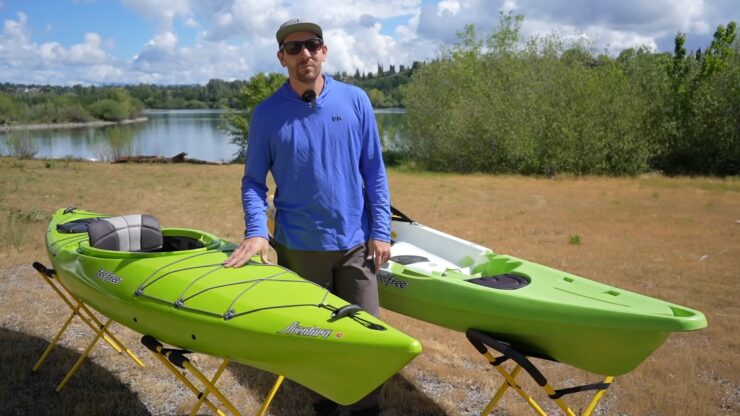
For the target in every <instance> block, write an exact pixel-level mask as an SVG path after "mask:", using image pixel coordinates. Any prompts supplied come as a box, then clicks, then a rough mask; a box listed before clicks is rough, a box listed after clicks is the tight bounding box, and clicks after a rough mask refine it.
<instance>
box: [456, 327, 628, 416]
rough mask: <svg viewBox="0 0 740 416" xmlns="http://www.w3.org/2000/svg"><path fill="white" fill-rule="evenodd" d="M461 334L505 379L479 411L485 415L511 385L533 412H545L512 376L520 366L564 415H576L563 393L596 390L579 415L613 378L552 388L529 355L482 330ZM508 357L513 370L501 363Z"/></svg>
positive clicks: (586, 415) (586, 414)
mask: <svg viewBox="0 0 740 416" xmlns="http://www.w3.org/2000/svg"><path fill="white" fill-rule="evenodd" d="M465 335H466V336H467V337H468V341H470V343H471V344H473V346H474V347H475V349H477V350H478V352H480V353H481V354H483V356H484V357H485V358H486V359H487V360H488V362H489V363H491V365H493V367H494V368H495V369H496V370H497V371H498V372H499V374H500V375H501V376H502V377H503V378H504V380H505V381H504V383H503V384H502V385H501V387H500V388H499V389H498V391H497V392H496V394H494V396H493V398H492V399H491V401H490V402H489V403H488V405H487V406H486V407H485V409H484V410H483V412H482V413H481V416H486V415H488V414H490V413H491V411H492V410H493V408H494V407H496V404H498V402H499V400H501V397H502V396H503V395H504V393H505V392H506V390H507V389H508V388H509V387H511V388H513V389H514V390H515V391H516V392H517V393H518V394H519V396H521V398H522V399H524V400H525V401H526V402H527V404H529V406H530V407H531V408H532V409H533V410H534V411H535V413H537V414H538V415H540V416H547V413H545V411H544V410H542V407H540V405H539V404H537V402H536V401H535V400H534V399H533V398H532V396H530V395H529V394H527V392H525V391H524V390H523V389H522V387H521V386H520V385H519V384H518V383H517V382H516V377H517V375H519V373H520V372H521V370H522V369H524V370H525V371H526V372H527V373H528V374H529V375H530V376H531V377H532V378H533V379H534V381H535V382H536V383H537V384H538V385H539V386H540V387H542V388H543V389H544V390H545V393H547V395H548V397H549V398H550V399H551V400H553V401H554V402H555V403H556V404H557V405H558V407H559V408H560V410H562V411H563V413H564V414H565V415H567V416H576V415H577V414H576V413H575V412H574V411H573V410H571V408H570V407H568V405H567V404H565V402H564V401H563V399H562V397H563V396H566V395H568V394H573V393H578V392H584V391H592V390H596V393H595V394H594V397H593V398H592V399H591V402H590V403H589V404H588V406H587V407H586V409H585V410H584V411H583V413H581V415H583V416H589V415H591V414H592V413H593V411H594V410H595V409H596V406H597V405H598V404H599V401H601V399H602V398H603V397H604V394H606V389H608V388H609V386H610V385H611V383H612V382H613V381H614V377H611V376H607V377H606V378H604V381H602V382H600V383H593V384H586V385H583V386H577V387H570V388H565V389H559V390H555V389H553V388H552V386H550V384H549V383H548V381H547V379H546V378H545V376H544V375H543V374H542V373H541V372H540V371H539V370H538V369H537V367H536V366H535V365H534V364H533V363H532V361H530V360H529V358H527V356H526V355H525V354H523V353H522V352H521V351H518V350H517V349H516V348H514V347H512V346H511V345H509V344H507V343H505V342H502V341H499V340H497V339H495V338H493V337H492V336H490V335H488V334H486V333H484V332H480V331H476V330H474V329H469V330H468V331H467V332H466V333H465ZM491 349H492V350H494V351H496V352H498V353H499V354H500V355H498V356H494V355H493V354H492V353H491V351H490V350H491ZM538 358H543V359H548V360H549V358H547V357H538ZM508 360H512V361H513V362H515V363H516V365H515V366H514V368H513V370H511V371H509V370H507V369H506V368H504V367H503V364H504V363H505V362H506V361H508Z"/></svg>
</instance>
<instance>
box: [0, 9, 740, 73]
mask: <svg viewBox="0 0 740 416" xmlns="http://www.w3.org/2000/svg"><path fill="white" fill-rule="evenodd" d="M739 10H740V7H738V6H737V2H736V1H730V0H713V1H701V0H651V1H644V0H621V1H596V0H593V1H589V0H492V1H487V0H423V1H421V0H385V1H383V0H352V1H333V2H317V1H315V0H314V1H310V2H309V1H303V0H263V1H257V0H0V20H1V21H2V27H1V28H0V82H16V83H38V84H57V85H71V84H76V83H82V84H106V83H138V82H151V83H159V84H183V83H201V84H202V83H205V82H207V81H208V80H209V79H211V78H220V79H226V80H233V79H248V78H249V77H251V76H252V75H254V74H255V73H258V72H265V71H282V70H283V69H282V68H281V67H280V65H279V64H278V62H277V59H276V58H275V52H276V49H277V45H276V44H275V40H274V33H275V29H276V28H277V27H278V26H279V25H280V23H281V22H283V21H284V20H287V19H289V18H291V17H307V18H311V19H314V20H316V21H318V22H319V23H321V24H322V26H323V27H324V32H325V38H326V41H327V44H328V45H329V59H328V62H327V66H326V67H325V68H326V70H327V71H328V72H336V71H347V72H349V73H354V72H355V70H357V69H359V70H360V71H363V72H370V71H375V69H376V68H377V64H378V63H382V64H384V65H385V66H386V67H387V66H388V65H390V64H394V65H397V66H398V65H410V64H411V63H412V62H413V61H415V60H428V59H431V58H433V57H434V56H436V55H437V54H438V52H439V50H440V47H441V46H443V45H445V44H449V43H451V42H454V41H455V33H456V32H457V31H459V30H461V29H462V28H463V26H464V25H465V24H468V23H472V24H475V25H476V27H477V28H478V29H479V31H480V32H483V33H488V32H490V31H491V30H492V29H493V28H495V26H496V24H497V22H498V14H499V12H500V11H512V12H513V13H515V14H522V15H524V16H525V21H524V24H523V26H522V34H523V35H524V36H525V37H529V36H543V35H548V34H551V33H553V31H556V32H557V33H560V34H563V35H564V36H566V37H576V38H580V39H585V40H587V41H588V42H589V43H590V45H591V46H592V48H593V49H594V50H596V51H599V52H600V51H608V52H609V53H612V54H615V53H618V52H619V51H620V50H623V49H625V48H628V47H634V46H640V45H642V46H647V47H649V48H652V49H654V50H659V51H670V50H672V48H673V38H674V37H675V35H676V33H678V32H684V33H686V34H687V38H688V41H687V45H688V47H689V48H690V49H696V48H698V47H702V48H706V46H708V44H709V42H710V41H711V38H712V34H713V33H714V30H715V29H716V27H717V25H719V24H727V23H728V22H729V21H731V20H735V21H738V18H740V11H739Z"/></svg>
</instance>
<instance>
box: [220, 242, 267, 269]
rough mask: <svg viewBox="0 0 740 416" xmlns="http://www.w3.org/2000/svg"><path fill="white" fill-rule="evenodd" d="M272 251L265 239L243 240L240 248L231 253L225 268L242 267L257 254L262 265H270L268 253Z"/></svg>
mask: <svg viewBox="0 0 740 416" xmlns="http://www.w3.org/2000/svg"><path fill="white" fill-rule="evenodd" d="M269 249H270V243H269V242H268V241H267V239H266V238H264V237H250V238H245V239H244V240H242V242H241V244H239V247H238V248H237V249H236V250H234V252H233V253H231V256H229V258H228V259H226V261H225V262H224V267H242V266H243V265H245V264H246V263H247V262H248V261H249V259H251V258H252V256H254V255H255V254H257V253H259V254H260V258H261V259H262V263H265V264H267V263H269V262H270V259H269V258H268V257H267V253H268V251H269Z"/></svg>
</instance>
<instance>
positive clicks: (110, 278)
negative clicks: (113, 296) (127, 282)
mask: <svg viewBox="0 0 740 416" xmlns="http://www.w3.org/2000/svg"><path fill="white" fill-rule="evenodd" d="M95 277H97V278H98V279H100V280H104V281H106V282H108V283H113V284H114V285H117V284H119V283H121V281H122V280H123V279H121V278H120V277H118V276H116V275H115V274H113V273H111V272H106V271H105V270H103V269H100V270H98V272H97V273H95Z"/></svg>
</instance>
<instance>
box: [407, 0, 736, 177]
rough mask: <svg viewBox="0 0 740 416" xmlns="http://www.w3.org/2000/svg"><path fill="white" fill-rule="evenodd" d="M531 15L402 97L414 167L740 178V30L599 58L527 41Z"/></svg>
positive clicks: (474, 44) (457, 56)
mask: <svg viewBox="0 0 740 416" xmlns="http://www.w3.org/2000/svg"><path fill="white" fill-rule="evenodd" d="M522 20H523V17H522V16H512V15H510V14H509V15H503V14H502V15H501V19H500V23H499V28H498V29H497V30H494V31H492V32H491V33H489V34H487V35H485V36H482V37H481V36H478V34H477V33H476V30H475V27H474V26H468V27H467V28H466V30H465V31H464V32H462V33H460V34H459V36H458V43H456V44H455V45H454V46H451V47H449V48H447V49H445V50H443V51H442V52H441V53H440V55H439V57H438V58H437V59H435V60H434V61H432V62H430V63H428V64H427V65H424V67H423V68H420V70H419V71H417V72H416V73H415V74H414V76H413V78H412V80H411V82H410V83H408V84H407V85H405V86H404V87H402V94H403V97H404V103H405V107H406V109H407V114H408V132H407V136H408V143H407V148H406V149H404V151H405V154H406V157H407V158H408V159H410V160H411V161H413V162H414V163H416V164H417V165H419V166H421V167H423V168H425V169H429V170H436V171H455V172H490V173H522V174H541V175H555V174H559V173H574V174H608V175H634V174H638V173H641V172H645V171H650V170H659V171H662V172H665V173H668V174H713V175H737V174H738V173H740V137H739V133H740V53H738V52H739V51H740V47H739V45H738V40H737V39H736V24H735V22H730V23H729V24H727V25H726V26H722V25H721V26H719V27H718V28H717V30H716V32H715V34H714V38H713V40H712V42H711V44H710V45H709V46H708V47H707V48H706V49H704V50H697V51H695V52H688V51H686V49H685V46H684V45H685V35H683V34H679V35H678V36H676V38H675V50H674V52H673V53H672V54H671V53H656V52H652V51H650V50H648V49H646V48H634V49H627V50H624V51H623V52H622V53H620V54H619V55H618V56H616V57H609V56H607V55H605V54H595V53H593V52H592V51H591V50H590V48H589V47H588V45H587V44H584V43H583V42H566V41H564V40H563V39H561V38H560V37H558V36H557V35H552V36H547V37H539V38H533V39H528V40H525V41H524V42H522V40H521V39H520V36H519V28H520V26H521V23H522Z"/></svg>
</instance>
